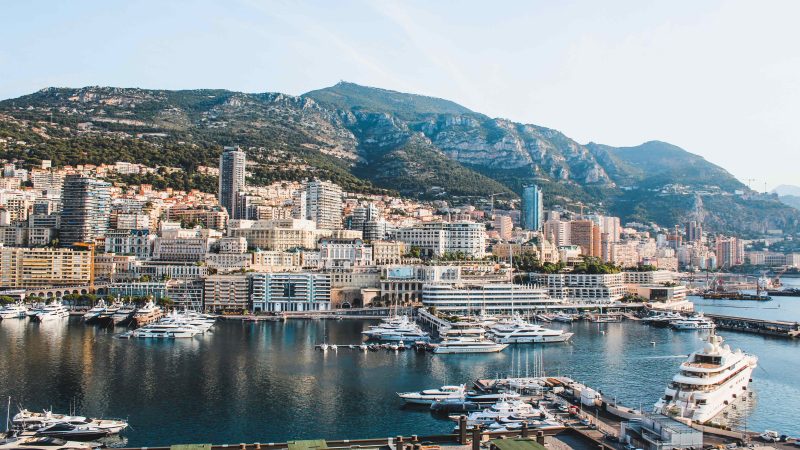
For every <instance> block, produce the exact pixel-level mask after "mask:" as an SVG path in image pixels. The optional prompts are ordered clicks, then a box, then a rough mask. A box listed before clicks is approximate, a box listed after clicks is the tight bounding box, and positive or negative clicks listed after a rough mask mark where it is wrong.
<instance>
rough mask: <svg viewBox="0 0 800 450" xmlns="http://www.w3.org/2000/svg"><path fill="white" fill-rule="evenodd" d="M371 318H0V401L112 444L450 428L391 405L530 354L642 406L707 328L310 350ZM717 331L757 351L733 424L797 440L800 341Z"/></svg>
mask: <svg viewBox="0 0 800 450" xmlns="http://www.w3.org/2000/svg"><path fill="white" fill-rule="evenodd" d="M694 301H695V302H696V305H697V309H698V310H701V311H705V312H708V313H720V314H728V315H739V316H748V317H760V318H767V319H782V320H793V321H794V320H800V298H793V297H775V299H774V300H772V301H770V302H749V301H735V302H727V301H706V300H701V299H694ZM374 323H376V322H375V321H367V320H341V321H332V320H290V321H287V322H262V323H242V322H239V321H221V322H220V323H218V324H217V325H216V327H215V328H214V331H213V333H211V334H207V335H204V336H202V337H195V338H192V339H183V340H175V341H158V340H135V339H132V340H126V339H119V338H118V337H117V335H118V333H119V332H120V330H114V329H107V328H100V327H97V326H90V325H84V324H83V323H82V322H81V321H80V319H79V318H70V319H69V320H65V321H62V322H53V323H45V324H36V323H30V322H29V321H28V320H27V319H17V320H14V319H12V320H2V321H0V396H1V397H2V399H3V400H5V399H7V398H8V397H10V398H11V405H12V406H11V413H12V415H13V414H14V413H15V412H16V411H17V409H18V408H20V407H24V408H28V409H30V410H43V409H45V408H47V409H50V408H52V409H53V410H54V411H56V412H64V413H66V412H70V411H74V412H76V413H78V414H81V415H85V416H90V417H108V418H124V419H127V420H129V422H130V424H131V426H130V428H129V429H128V430H126V431H125V432H124V434H123V439H122V441H120V442H117V443H116V445H120V446H137V447H138V446H164V445H171V444H180V443H215V444H223V443H229V444H236V443H241V442H250V443H252V442H262V443H267V442H285V441H287V440H296V439H313V438H328V439H336V438H340V439H345V438H373V437H389V436H396V435H398V434H403V435H410V434H417V435H421V436H424V435H431V434H441V433H446V432H449V431H450V430H451V429H452V427H453V423H452V422H450V421H448V420H446V419H442V418H440V417H436V416H433V415H431V414H430V412H429V411H428V410H426V409H425V408H419V407H417V408H410V407H405V406H403V403H402V402H401V401H400V399H399V398H398V397H397V395H396V393H398V392H405V391H418V390H422V389H428V388H436V387H439V386H442V385H446V384H462V383H465V384H467V385H470V384H471V383H472V382H473V381H474V380H476V379H479V378H491V377H496V376H507V375H522V376H525V375H533V373H534V370H535V369H536V368H537V367H538V365H537V364H535V363H534V361H538V360H541V361H542V362H543V370H544V372H545V373H546V374H547V375H551V376H559V375H560V376H568V377H571V378H573V379H575V380H577V381H580V382H582V383H584V384H587V385H589V386H591V387H593V388H595V389H598V390H600V391H602V392H603V393H605V394H607V395H609V396H613V397H616V398H617V401H618V402H619V403H623V404H626V405H629V406H631V407H636V408H639V407H640V406H641V407H643V408H645V409H650V408H652V405H653V403H655V401H656V400H657V399H658V398H659V397H660V396H661V395H662V394H663V391H664V388H665V386H666V384H667V383H668V382H669V380H670V379H671V378H672V376H673V375H674V374H675V372H676V371H677V370H678V366H679V365H680V363H681V362H682V361H683V360H684V359H685V358H686V357H687V355H688V354H689V353H691V352H692V351H694V350H696V349H698V348H700V347H701V346H702V344H703V342H702V341H703V339H704V337H705V336H706V334H705V333H706V332H702V331H673V330H671V329H665V328H655V327H650V326H648V325H644V324H641V323H638V322H634V321H625V322H622V323H609V324H596V323H588V322H576V323H574V324H555V323H553V324H549V325H548V326H551V327H561V328H564V329H568V330H570V331H572V332H574V333H575V336H574V337H573V338H572V340H571V342H569V343H557V344H545V345H538V344H525V345H517V346H511V347H509V348H508V349H506V350H505V351H503V352H502V353H497V354H480V355H434V354H431V353H427V352H415V351H405V352H390V351H378V352H361V351H359V350H357V349H350V348H340V349H339V350H338V351H336V352H332V351H329V352H326V353H323V352H321V351H319V350H316V349H315V345H316V344H319V343H321V342H329V343H336V344H339V345H340V346H342V345H349V344H357V343H359V342H360V340H361V331H363V330H365V329H366V328H367V327H368V326H369V325H371V324H374ZM720 334H722V335H723V337H724V338H725V340H726V342H727V343H728V344H730V345H731V346H732V347H733V348H741V349H743V350H744V351H746V352H749V353H753V354H755V355H757V356H758V357H759V364H758V368H757V369H756V371H755V372H754V373H753V382H752V383H751V389H752V390H753V391H754V396H753V397H752V398H751V399H749V400H747V401H746V402H743V403H742V404H741V405H739V406H738V409H737V410H736V411H734V412H732V413H731V415H730V417H729V420H730V421H731V422H732V424H733V425H734V426H736V427H739V428H746V429H748V430H753V431H763V430H765V429H770V430H777V431H779V432H780V433H784V434H788V435H790V436H792V435H793V436H800V421H799V420H798V418H800V413H798V410H797V405H798V404H800V341H798V340H789V339H781V338H774V337H765V336H759V335H753V334H744V333H737V332H728V331H724V332H721V333H720ZM4 412H5V411H4Z"/></svg>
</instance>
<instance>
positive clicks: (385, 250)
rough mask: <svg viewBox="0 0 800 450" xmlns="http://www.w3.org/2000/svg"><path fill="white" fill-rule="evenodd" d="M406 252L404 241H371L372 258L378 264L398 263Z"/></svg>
mask: <svg viewBox="0 0 800 450" xmlns="http://www.w3.org/2000/svg"><path fill="white" fill-rule="evenodd" d="M407 252H408V251H407V249H406V244H405V242H400V241H372V259H373V260H374V262H375V264H376V265H378V266H388V265H393V264H400V263H402V262H403V256H404V255H405V254H406V253H407Z"/></svg>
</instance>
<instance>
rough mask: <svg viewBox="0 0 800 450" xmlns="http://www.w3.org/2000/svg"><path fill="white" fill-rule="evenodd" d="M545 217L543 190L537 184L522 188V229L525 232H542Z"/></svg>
mask: <svg viewBox="0 0 800 450" xmlns="http://www.w3.org/2000/svg"><path fill="white" fill-rule="evenodd" d="M543 217H544V205H543V203H542V190H541V189H539V186H537V185H535V184H529V185H527V186H524V187H523V188H522V228H523V229H525V230H534V231H535V230H541V229H542V218H543Z"/></svg>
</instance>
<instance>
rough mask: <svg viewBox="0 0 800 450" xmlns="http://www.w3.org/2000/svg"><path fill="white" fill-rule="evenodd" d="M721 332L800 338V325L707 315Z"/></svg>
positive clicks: (778, 321) (796, 323)
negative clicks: (730, 331) (729, 331)
mask: <svg viewBox="0 0 800 450" xmlns="http://www.w3.org/2000/svg"><path fill="white" fill-rule="evenodd" d="M706 317H708V318H710V319H711V320H713V321H714V323H715V324H716V325H717V328H719V329H721V330H733V331H742V332H745V333H755V334H762V335H766V336H776V337H783V338H798V337H800V323H798V322H787V321H782V320H765V319H749V318H747V317H734V316H722V315H719V314H706Z"/></svg>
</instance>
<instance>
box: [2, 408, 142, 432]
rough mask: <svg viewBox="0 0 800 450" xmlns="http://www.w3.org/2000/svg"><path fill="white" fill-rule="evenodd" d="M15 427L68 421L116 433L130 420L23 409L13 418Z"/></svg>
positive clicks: (29, 428)
mask: <svg viewBox="0 0 800 450" xmlns="http://www.w3.org/2000/svg"><path fill="white" fill-rule="evenodd" d="M11 423H12V425H13V426H14V427H15V428H18V429H21V430H26V431H35V430H38V429H41V428H46V427H49V426H51V425H55V424H60V423H67V424H70V425H82V426H91V427H95V428H97V429H100V430H103V431H105V432H106V433H107V434H116V433H119V432H121V431H122V430H124V429H125V428H127V427H128V422H126V421H124V420H116V419H89V418H86V417H84V416H69V415H66V414H56V413H54V412H52V411H49V410H44V412H33V411H28V410H27V409H21V410H20V411H19V412H18V413H17V414H16V415H14V418H13V419H12V420H11Z"/></svg>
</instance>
